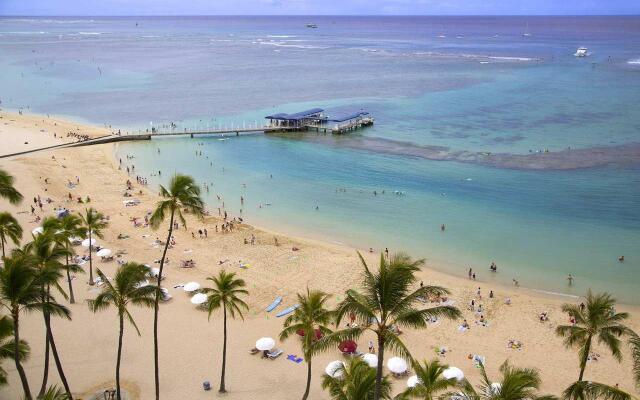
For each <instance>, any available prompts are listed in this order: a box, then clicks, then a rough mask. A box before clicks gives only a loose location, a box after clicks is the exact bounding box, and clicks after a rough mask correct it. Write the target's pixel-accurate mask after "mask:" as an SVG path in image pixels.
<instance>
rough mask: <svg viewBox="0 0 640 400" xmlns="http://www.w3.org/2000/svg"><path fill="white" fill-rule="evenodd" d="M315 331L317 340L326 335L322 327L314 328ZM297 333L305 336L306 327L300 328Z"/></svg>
mask: <svg viewBox="0 0 640 400" xmlns="http://www.w3.org/2000/svg"><path fill="white" fill-rule="evenodd" d="M313 333H314V334H315V338H316V340H320V339H322V337H323V336H324V335H323V334H322V331H321V330H320V328H316V329H314V330H313ZM296 334H297V335H298V336H303V337H304V329H302V328H300V329H298V330H297V331H296Z"/></svg>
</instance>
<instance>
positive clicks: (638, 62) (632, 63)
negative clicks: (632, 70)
mask: <svg viewBox="0 0 640 400" xmlns="http://www.w3.org/2000/svg"><path fill="white" fill-rule="evenodd" d="M627 64H629V65H640V58H636V59H634V60H629V61H627Z"/></svg>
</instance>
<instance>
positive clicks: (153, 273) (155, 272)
mask: <svg viewBox="0 0 640 400" xmlns="http://www.w3.org/2000/svg"><path fill="white" fill-rule="evenodd" d="M159 274H160V268H151V276H153V277H154V278H155V277H157V276H158V275H159Z"/></svg>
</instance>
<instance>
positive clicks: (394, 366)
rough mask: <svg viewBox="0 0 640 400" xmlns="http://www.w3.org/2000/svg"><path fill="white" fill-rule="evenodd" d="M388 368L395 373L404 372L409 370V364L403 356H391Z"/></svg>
mask: <svg viewBox="0 0 640 400" xmlns="http://www.w3.org/2000/svg"><path fill="white" fill-rule="evenodd" d="M387 368H389V371H391V372H393V373H394V374H402V373H404V372H406V371H407V368H408V366H407V362H406V361H405V360H404V359H403V358H400V357H391V358H390V359H389V361H387Z"/></svg>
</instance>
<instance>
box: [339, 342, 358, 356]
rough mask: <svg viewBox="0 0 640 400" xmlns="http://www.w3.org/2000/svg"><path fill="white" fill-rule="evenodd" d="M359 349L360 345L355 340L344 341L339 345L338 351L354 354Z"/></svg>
mask: <svg viewBox="0 0 640 400" xmlns="http://www.w3.org/2000/svg"><path fill="white" fill-rule="evenodd" d="M357 348H358V344H357V343H356V342H354V341H353V340H344V341H342V342H341V343H340V344H339V345H338V349H340V351H341V352H343V353H353V352H355V351H356V349H357Z"/></svg>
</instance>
